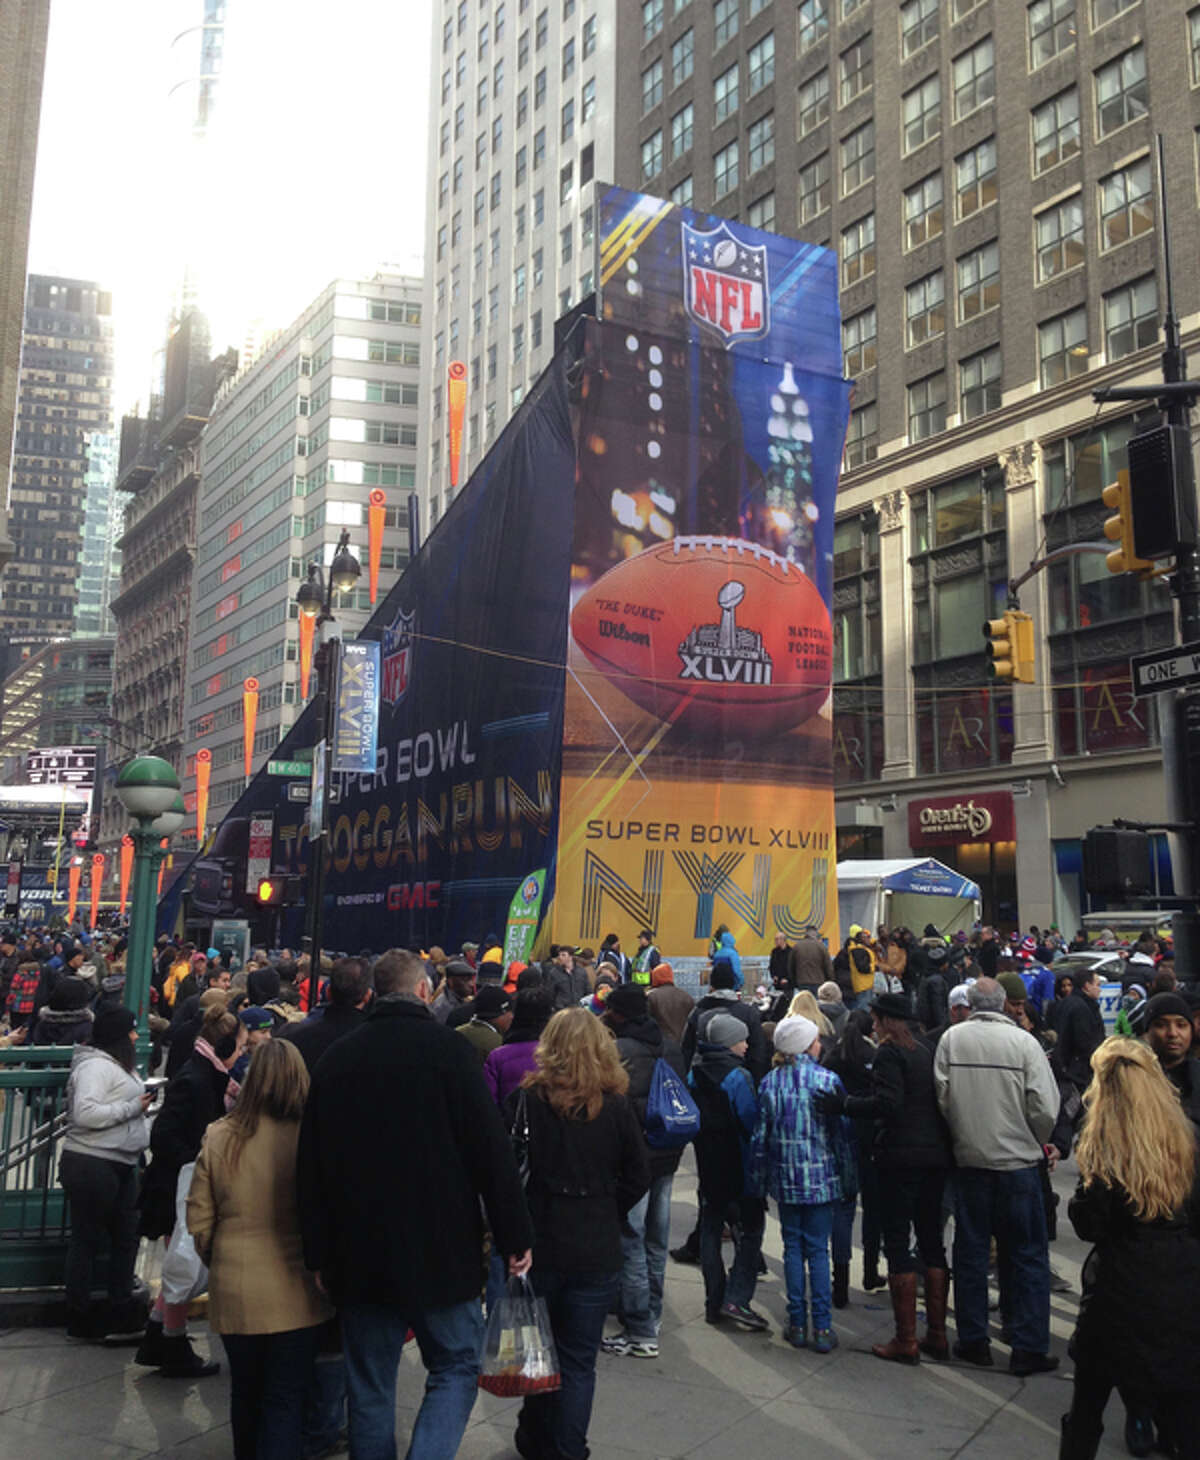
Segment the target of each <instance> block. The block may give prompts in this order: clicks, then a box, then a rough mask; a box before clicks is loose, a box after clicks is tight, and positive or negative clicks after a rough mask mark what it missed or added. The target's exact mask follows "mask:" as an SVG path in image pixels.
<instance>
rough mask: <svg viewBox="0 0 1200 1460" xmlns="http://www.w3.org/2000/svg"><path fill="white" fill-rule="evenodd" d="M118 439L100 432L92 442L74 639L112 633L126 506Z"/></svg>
mask: <svg viewBox="0 0 1200 1460" xmlns="http://www.w3.org/2000/svg"><path fill="white" fill-rule="evenodd" d="M116 484H117V438H116V436H115V435H113V434H112V433H111V432H109V431H97V432H95V433H94V434H93V436H92V438H91V440H90V441H89V442H88V454H87V471H86V472H85V473H84V477H83V486H84V507H83V548H82V551H81V552H80V555H79V579H78V582H77V583H76V595H77V597H76V603H75V632H76V634H82V635H85V636H86V635H92V634H109V635H111V634H112V633H113V632H114V628H113V617H112V609H111V604H112V597H113V589H114V583H115V581H116V580H117V579H118V578H119V577H120V574H121V553H120V549H119V548H118V547H117V541H118V539H119V538H120V536H121V534H122V532H123V530H124V517H123V504H121V503H119V502H118V500H117V494H116Z"/></svg>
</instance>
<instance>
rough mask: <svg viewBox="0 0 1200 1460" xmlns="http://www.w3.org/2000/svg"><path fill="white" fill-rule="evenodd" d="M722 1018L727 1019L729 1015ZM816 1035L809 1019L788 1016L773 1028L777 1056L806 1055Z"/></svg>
mask: <svg viewBox="0 0 1200 1460" xmlns="http://www.w3.org/2000/svg"><path fill="white" fill-rule="evenodd" d="M723 1017H725V1018H728V1017H729V1015H725V1016H723ZM710 1027H711V1026H710ZM818 1033H819V1031H818V1029H817V1026H816V1025H815V1024H814V1023H813V1021H812V1020H811V1019H806V1018H805V1017H804V1015H803V1014H790V1015H789V1016H788V1017H787V1018H786V1019H781V1020H780V1021H779V1023H778V1024H776V1026H775V1049H776V1051H777V1052H778V1053H779V1054H806V1053H807V1052H808V1051H809V1050H810V1049H811V1048H812V1046H813V1040H814V1039H816V1038H817V1035H818Z"/></svg>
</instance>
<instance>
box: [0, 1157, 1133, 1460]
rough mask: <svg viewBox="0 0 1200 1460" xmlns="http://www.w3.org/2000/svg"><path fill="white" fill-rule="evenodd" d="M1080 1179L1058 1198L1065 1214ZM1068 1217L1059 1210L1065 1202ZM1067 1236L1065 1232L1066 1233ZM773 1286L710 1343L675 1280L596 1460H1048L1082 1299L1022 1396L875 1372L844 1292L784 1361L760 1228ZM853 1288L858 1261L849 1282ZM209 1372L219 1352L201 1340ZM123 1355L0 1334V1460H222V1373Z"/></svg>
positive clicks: (408, 1410)
mask: <svg viewBox="0 0 1200 1460" xmlns="http://www.w3.org/2000/svg"><path fill="white" fill-rule="evenodd" d="M1073 1184H1074V1172H1073V1169H1069V1170H1067V1171H1064V1172H1063V1173H1061V1174H1060V1176H1059V1177H1058V1179H1057V1181H1056V1186H1057V1187H1058V1189H1059V1191H1060V1192H1061V1193H1062V1194H1063V1196H1064V1198H1065V1196H1066V1195H1067V1194H1068V1193H1069V1191H1070V1190H1071V1189H1072V1187H1073ZM693 1201H694V1181H693V1180H692V1178H691V1176H690V1175H689V1174H687V1173H685V1172H681V1173H680V1177H679V1178H678V1180H677V1183H676V1205H675V1222H674V1240H675V1241H676V1242H679V1241H682V1239H683V1236H684V1235H685V1234H686V1232H687V1230H688V1228H689V1226H690V1223H691V1218H692V1214H693V1212H694V1205H693ZM1063 1209H1064V1210H1065V1199H1064V1203H1063ZM1064 1225H1065V1223H1064ZM766 1252H767V1260H768V1265H769V1267H770V1269H771V1277H770V1278H769V1279H767V1280H765V1281H763V1282H762V1283H761V1284H760V1285H759V1290H758V1295H757V1297H756V1300H755V1302H756V1306H757V1307H758V1308H760V1309H761V1310H762V1311H763V1312H764V1313H765V1314H766V1315H767V1316H768V1317H769V1318H770V1320H771V1324H772V1330H773V1331H772V1333H771V1334H769V1335H761V1334H743V1333H737V1332H734V1331H732V1330H729V1329H726V1328H724V1327H721V1328H711V1327H709V1326H708V1325H707V1324H706V1323H705V1322H704V1316H703V1314H704V1303H703V1286H702V1283H701V1279H700V1273H699V1270H698V1269H697V1268H693V1267H681V1266H680V1265H679V1264H677V1263H674V1262H672V1263H669V1265H668V1273H667V1311H666V1315H665V1322H664V1328H663V1335H662V1348H661V1354H660V1357H659V1358H658V1359H656V1360H646V1359H634V1358H611V1357H609V1356H608V1355H603V1354H602V1355H601V1357H600V1361H599V1382H598V1385H597V1392H596V1407H595V1413H594V1417H593V1421H592V1429H591V1435H590V1441H591V1448H592V1456H593V1460H621V1457H639V1460H647V1457H654V1460H666V1457H675V1456H696V1457H713V1460H718V1457H720V1460H731V1457H733V1460H742V1457H754V1460H774V1457H781V1460H782V1457H784V1456H789V1457H790V1456H792V1455H794V1454H796V1453H804V1454H806V1455H811V1456H814V1457H824V1456H837V1457H847V1460H875V1457H878V1456H885V1457H887V1460H904V1457H909V1456H911V1457H914V1460H917V1457H922V1460H923V1457H926V1456H953V1457H958V1456H962V1457H964V1460H1013V1457H1021V1460H1027V1457H1046V1460H1052V1457H1054V1456H1055V1455H1056V1454H1057V1447H1058V1420H1059V1416H1060V1415H1061V1414H1062V1413H1063V1412H1064V1411H1065V1410H1066V1408H1067V1407H1068V1405H1069V1403H1070V1393H1071V1388H1070V1368H1071V1366H1070V1362H1069V1360H1068V1359H1067V1358H1066V1339H1067V1337H1068V1336H1069V1334H1070V1332H1071V1329H1072V1327H1073V1324H1074V1317H1075V1312H1076V1297H1075V1296H1073V1295H1070V1294H1064V1295H1061V1296H1060V1295H1057V1294H1056V1295H1055V1296H1054V1298H1053V1300H1052V1303H1053V1315H1054V1316H1053V1329H1054V1351H1055V1352H1056V1353H1059V1354H1060V1355H1061V1356H1062V1358H1063V1368H1062V1371H1061V1373H1060V1374H1058V1375H1049V1376H1042V1377H1038V1378H1033V1379H1025V1380H1021V1379H1014V1378H1012V1377H1011V1376H1010V1375H1009V1374H1008V1372H1007V1350H1006V1349H1004V1348H1003V1347H1002V1346H1000V1345H999V1343H998V1342H997V1343H996V1345H995V1353H996V1358H997V1367H996V1368H995V1369H994V1370H990V1371H988V1370H980V1369H975V1368H972V1367H970V1366H968V1365H959V1364H934V1363H931V1362H925V1363H922V1364H921V1365H920V1367H919V1368H917V1369H909V1368H904V1367H902V1366H900V1365H896V1364H885V1363H881V1362H880V1361H879V1360H878V1359H876V1358H874V1357H873V1356H872V1355H871V1353H870V1351H869V1350H870V1345H871V1343H872V1342H876V1341H878V1340H879V1338H880V1337H881V1336H884V1335H886V1334H887V1333H888V1332H889V1331H890V1310H889V1309H888V1306H887V1295H886V1293H878V1294H873V1295H871V1296H870V1298H867V1297H866V1296H865V1295H864V1294H863V1293H862V1292H861V1290H859V1289H857V1288H853V1287H852V1290H851V1306H850V1307H849V1308H847V1309H846V1310H845V1311H844V1312H842V1313H840V1314H835V1324H836V1327H837V1330H838V1333H839V1335H840V1339H841V1347H840V1348H838V1349H837V1350H836V1351H835V1352H834V1353H832V1354H830V1355H828V1356H825V1357H822V1356H820V1355H817V1354H813V1353H809V1352H805V1351H797V1350H794V1349H792V1348H789V1347H788V1346H787V1345H786V1344H785V1343H784V1342H783V1339H782V1338H781V1337H780V1332H779V1330H780V1324H781V1322H782V1319H783V1316H784V1293H783V1275H782V1262H781V1253H782V1249H781V1245H780V1241H779V1228H778V1225H777V1224H776V1222H775V1221H774V1219H773V1218H769V1219H768V1222H767V1244H766ZM1084 1255H1085V1249H1084V1248H1083V1246H1082V1245H1081V1244H1080V1243H1078V1242H1076V1241H1075V1240H1074V1238H1073V1236H1070V1237H1068V1236H1066V1235H1064V1236H1063V1238H1062V1239H1061V1240H1060V1241H1059V1242H1058V1243H1057V1244H1056V1246H1055V1249H1054V1254H1053V1256H1054V1264H1055V1267H1056V1268H1057V1269H1058V1270H1059V1271H1060V1272H1061V1273H1062V1274H1063V1275H1064V1276H1066V1277H1068V1278H1070V1279H1071V1281H1072V1282H1073V1283H1074V1284H1075V1292H1076V1294H1077V1293H1078V1278H1079V1265H1080V1262H1081V1261H1082V1259H1083V1257H1084ZM859 1275H860V1270H859V1262H858V1258H857V1255H856V1257H855V1262H854V1266H853V1269H852V1281H854V1282H857V1280H858V1278H859ZM196 1332H197V1333H198V1335H199V1338H200V1346H201V1347H205V1346H210V1347H211V1348H212V1349H213V1350H214V1353H215V1355H216V1356H217V1357H223V1355H221V1353H220V1343H219V1340H217V1339H215V1338H209V1336H208V1335H207V1332H206V1330H205V1329H204V1328H203V1327H202V1326H201V1327H200V1328H198V1329H197V1330H196ZM129 1357H130V1350H128V1349H115V1350H106V1349H98V1348H93V1347H89V1346H85V1345H79V1344H74V1343H70V1342H68V1340H67V1339H66V1338H65V1336H64V1335H63V1332H62V1330H61V1329H47V1330H42V1329H26V1330H9V1331H5V1332H3V1333H0V1460H135V1457H149V1456H152V1455H156V1456H157V1455H170V1456H178V1457H179V1460H209V1457H211V1460H216V1457H222V1460H224V1457H228V1456H230V1455H231V1454H232V1444H231V1441H230V1435H229V1426H228V1402H229V1391H228V1383H227V1379H226V1377H225V1375H224V1374H222V1375H221V1376H220V1377H219V1378H217V1379H209V1380H205V1381H203V1382H201V1383H197V1384H183V1383H179V1382H177V1381H171V1380H164V1379H160V1378H158V1377H157V1375H156V1374H154V1373H153V1372H151V1371H148V1370H145V1369H139V1368H135V1367H134V1366H133V1365H132V1364H129V1363H128V1359H129ZM422 1378H423V1371H422V1370H421V1367H420V1363H419V1361H418V1360H417V1358H416V1355H415V1353H414V1352H413V1351H412V1350H411V1349H410V1351H409V1352H407V1353H406V1355H405V1358H404V1361H403V1363H402V1365H401V1369H400V1383H399V1407H400V1430H399V1433H400V1439H401V1453H402V1454H403V1451H404V1448H405V1445H406V1440H407V1434H408V1430H409V1427H410V1425H411V1418H412V1414H413V1412H414V1410H415V1408H416V1405H417V1404H418V1403H419V1402H420V1395H421V1385H422ZM518 1404H519V1401H514V1400H501V1399H496V1398H494V1397H493V1396H491V1395H488V1394H484V1393H481V1394H480V1396H479V1402H478V1403H477V1405H476V1407H475V1413H474V1417H473V1423H472V1425H471V1427H470V1429H469V1430H468V1432H467V1435H466V1438H465V1440H464V1443H463V1446H462V1449H461V1451H460V1454H461V1455H462V1456H463V1457H464V1460H504V1457H511V1456H513V1455H514V1454H515V1451H514V1450H513V1449H512V1432H513V1428H514V1426H515V1422H516V1410H517V1407H518ZM1123 1420H1124V1416H1123V1413H1122V1411H1121V1409H1120V1406H1119V1404H1118V1403H1117V1402H1116V1401H1114V1403H1113V1404H1112V1405H1111V1406H1110V1408H1109V1411H1108V1433H1107V1434H1106V1436H1105V1440H1104V1443H1103V1445H1102V1448H1101V1451H1100V1454H1101V1455H1102V1456H1105V1457H1110V1460H1111V1457H1115V1456H1118V1455H1124V1453H1125V1451H1124V1447H1123V1445H1122V1444H1121V1429H1122V1424H1123Z"/></svg>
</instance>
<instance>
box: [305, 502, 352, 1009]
mask: <svg viewBox="0 0 1200 1460" xmlns="http://www.w3.org/2000/svg"><path fill="white" fill-rule="evenodd" d="M361 573H362V568H361V567H360V565H359V561H358V559H357V558H356V557H355V556H354V554H353V553H352V552H351V551H350V534H349V532H347V531H346V530H345V528H343V529H342V534H341V536H340V537H339V538H338V544H337V550H336V551H335V553H334V555H333V560H332V562H331V563H330V564H329V572H328V574H326V573H325V572H324V570H323V569H322V567H321V564H320V563H315V562H314V563H310V564H309V565H308V577H307V578H306V579H305V580H304V582H303V583H301V584H300V587H299V588H298V589H297V590H296V607H297V608H298V609H299V610H300V612H301V613H302V614H303V615H304V616H305V618H308V619H315V620H316V624H315V625H314V627H316V628H320V626H321V625H322V624H334V625H336V623H337V620H336V619H335V618H334V616H333V595H334V594H335V593H348V592H349V591H350V590H351V589H352V588H353V587H354V585H355V583H357V582H358V579H359V576H360V575H361ZM341 653H342V640H341V634H340V632H338V633H335V634H330V635H329V636H328V637H326V636H324V635H323V636H322V640H321V644H320V647H319V648H318V649H317V652H316V653H315V654H314V655H313V669H314V670H315V671H316V676H317V685H316V691H315V693H314V694H313V711H314V714H315V715H316V721H317V743H316V745H315V746H314V747H313V791H312V799H311V801H310V802H309V809H308V889H307V892H306V898H307V905H306V908H305V918H304V921H305V932H306V934H307V937H308V956H309V966H308V1007H309V1008H310V1009H315V1008H316V1007H317V990H318V988H319V987H320V978H321V903H322V900H323V898H324V895H325V804H326V796H325V795H324V782H325V768H326V764H327V761H326V754H327V751H328V749H329V747H330V746H331V745H332V743H333V728H334V717H335V715H336V713H337V705H336V699H335V696H334V693H333V688H334V686H335V685H336V684H337V681H338V671H339V669H340V667H341Z"/></svg>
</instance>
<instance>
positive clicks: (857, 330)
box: [842, 305, 875, 375]
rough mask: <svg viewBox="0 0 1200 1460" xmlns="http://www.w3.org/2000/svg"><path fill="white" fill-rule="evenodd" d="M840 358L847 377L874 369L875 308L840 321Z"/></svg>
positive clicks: (872, 307)
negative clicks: (842, 360)
mask: <svg viewBox="0 0 1200 1460" xmlns="http://www.w3.org/2000/svg"><path fill="white" fill-rule="evenodd" d="M842 356H843V358H844V360H845V368H846V374H847V375H861V374H862V373H863V372H864V371H866V370H874V368H875V306H874V305H872V306H871V308H870V309H864V310H863V312H862V313H861V314H855V315H853V316H852V317H851V318H850V319H847V320H843V321H842Z"/></svg>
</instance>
